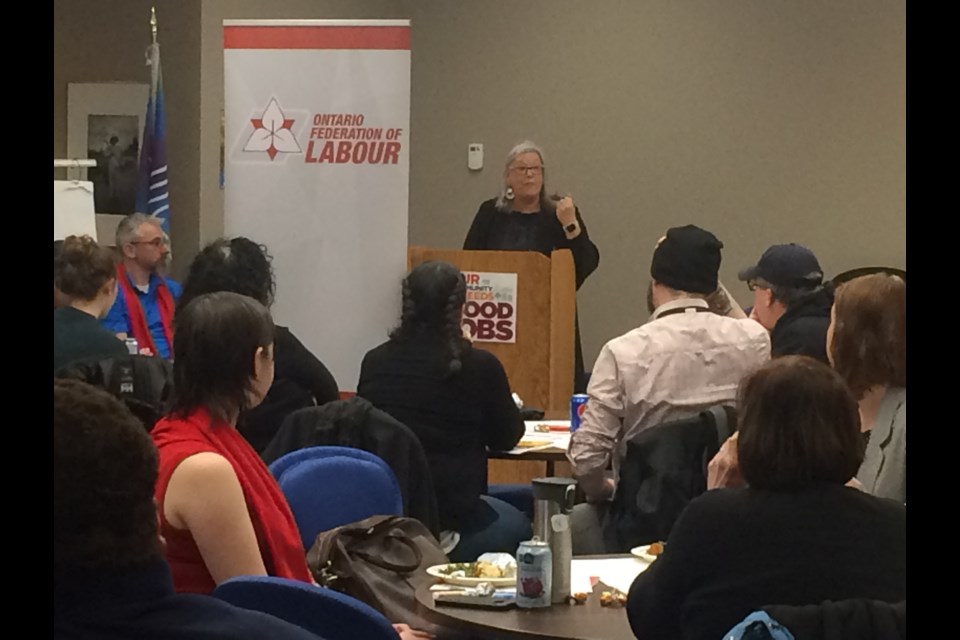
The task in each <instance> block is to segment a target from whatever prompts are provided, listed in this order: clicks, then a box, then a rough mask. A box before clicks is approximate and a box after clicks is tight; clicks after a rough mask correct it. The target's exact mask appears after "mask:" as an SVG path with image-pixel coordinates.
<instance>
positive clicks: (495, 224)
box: [463, 140, 600, 393]
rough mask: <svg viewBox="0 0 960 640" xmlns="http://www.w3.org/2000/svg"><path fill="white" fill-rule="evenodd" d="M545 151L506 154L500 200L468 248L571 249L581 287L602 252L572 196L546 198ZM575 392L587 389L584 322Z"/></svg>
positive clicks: (490, 205)
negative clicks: (583, 338)
mask: <svg viewBox="0 0 960 640" xmlns="http://www.w3.org/2000/svg"><path fill="white" fill-rule="evenodd" d="M545 178H546V173H545V168H544V162H543V152H542V151H541V150H540V147H538V146H537V145H536V144H534V143H533V142H530V141H529V140H526V141H524V142H521V143H520V144H518V145H516V146H515V147H514V148H513V149H511V150H510V153H508V154H507V162H506V165H505V169H504V172H503V188H502V189H501V191H500V195H499V196H497V197H496V198H492V199H490V200H487V201H486V202H484V203H483V204H481V205H480V209H479V210H478V211H477V215H476V216H475V217H474V219H473V224H471V225H470V231H468V232H467V238H466V240H464V241H463V248H464V250H472V251H477V250H480V251H482V250H491V251H539V252H540V253H542V254H544V255H546V256H549V255H550V253H551V252H552V251H554V250H555V249H570V251H571V252H572V253H573V262H574V267H575V271H576V280H577V289H579V288H580V285H582V284H583V281H584V280H586V279H587V276H589V275H590V274H591V273H593V272H594V270H595V269H596V268H597V265H598V264H600V251H599V250H598V249H597V246H596V245H595V244H593V242H591V241H590V236H589V235H587V227H586V226H585V225H584V224H583V219H582V218H581V217H580V211H579V210H577V207H576V205H574V204H573V198H571V197H570V196H566V197H560V196H556V195H554V196H548V195H547V189H546V180H545ZM574 351H575V354H576V356H575V357H576V362H575V363H574V376H575V380H574V390H575V392H577V393H582V392H583V391H584V390H585V388H586V376H585V374H584V370H583V353H582V352H581V348H580V323H579V322H577V329H576V344H575V347H574Z"/></svg>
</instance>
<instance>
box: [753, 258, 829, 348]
mask: <svg viewBox="0 0 960 640" xmlns="http://www.w3.org/2000/svg"><path fill="white" fill-rule="evenodd" d="M740 280H743V281H745V282H746V283H747V285H748V286H749V287H750V290H751V291H753V312H752V313H751V317H752V318H753V319H755V320H756V321H757V322H759V323H760V324H762V325H763V326H764V328H766V329H767V330H768V331H769V332H770V342H771V345H772V354H773V357H775V358H776V357H778V356H786V355H804V356H810V357H811V358H816V359H817V360H820V361H821V362H824V363H827V364H829V362H827V347H826V344H827V327H829V326H830V307H831V306H833V287H832V286H831V284H830V283H829V282H828V283H826V284H824V282H823V269H821V268H820V262H819V261H817V257H816V256H815V255H813V252H812V251H810V249H807V248H806V247H804V246H801V245H799V244H792V243H791V244H777V245H774V246H772V247H770V248H769V249H767V250H766V251H764V252H763V255H762V256H760V260H759V261H758V262H757V264H755V265H753V266H752V267H747V268H746V269H743V270H742V271H741V272H740Z"/></svg>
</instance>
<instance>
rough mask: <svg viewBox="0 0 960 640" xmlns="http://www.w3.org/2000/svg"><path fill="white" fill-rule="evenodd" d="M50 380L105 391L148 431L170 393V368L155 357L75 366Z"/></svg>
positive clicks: (115, 358)
mask: <svg viewBox="0 0 960 640" xmlns="http://www.w3.org/2000/svg"><path fill="white" fill-rule="evenodd" d="M53 377H54V378H69V379H73V380H81V381H83V382H86V383H87V384H90V385H93V386H95V387H99V388H101V389H104V390H105V391H107V392H109V393H110V394H112V395H114V396H116V397H117V398H119V399H120V400H121V401H122V402H123V403H124V404H125V405H127V408H129V409H130V411H131V412H133V415H135V416H136V417H137V418H138V419H139V420H140V422H142V423H143V427H144V429H146V430H147V431H150V430H151V429H153V425H155V424H156V423H157V421H158V420H159V419H160V418H161V417H162V416H163V415H164V414H165V413H166V409H167V403H168V402H169V400H170V396H171V393H172V391H173V365H172V364H170V362H168V361H167V360H164V359H163V358H157V357H154V356H141V355H132V354H124V355H118V356H111V357H109V358H102V359H99V360H85V361H80V362H74V363H71V364H68V365H66V366H64V367H63V368H61V369H60V370H59V371H57V372H56V373H55V374H54V376H53Z"/></svg>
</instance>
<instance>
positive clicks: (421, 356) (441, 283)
mask: <svg viewBox="0 0 960 640" xmlns="http://www.w3.org/2000/svg"><path fill="white" fill-rule="evenodd" d="M465 301H466V283H465V282H464V279H463V274H462V273H460V271H459V270H458V269H457V268H456V267H454V266H453V265H450V264H447V263H445V262H424V263H423V264H420V265H419V266H417V267H415V268H414V269H413V270H412V271H411V272H410V273H409V274H408V275H407V277H406V278H405V279H404V281H403V309H402V312H401V317H400V325H399V326H398V327H397V328H396V329H395V330H394V331H393V332H392V333H391V334H390V339H389V340H387V342H385V343H383V344H381V345H380V346H378V347H377V348H375V349H373V350H372V351H370V352H369V353H367V355H366V356H365V357H364V359H363V364H362V365H361V368H360V383H359V386H358V388H357V393H358V394H359V395H360V396H362V397H364V398H366V399H368V400H369V401H370V402H372V403H373V404H374V405H375V406H376V407H377V408H379V409H382V410H384V411H386V412H387V413H389V414H390V415H391V416H393V417H394V418H396V419H397V420H399V421H401V422H403V423H404V424H405V425H407V426H408V427H409V428H410V429H411V430H413V432H414V433H416V434H417V437H418V438H419V439H420V442H421V444H422V445H423V448H424V450H425V452H426V454H427V461H428V463H429V465H430V473H431V474H432V476H433V484H434V486H435V488H436V492H437V506H438V507H439V511H440V525H441V527H442V528H443V529H444V531H445V532H456V534H459V535H454V536H451V539H452V540H454V541H456V540H457V538H459V542H457V543H456V546H455V547H454V548H453V550H452V551H450V552H449V556H450V559H451V560H452V561H455V562H462V561H473V560H476V558H477V556H478V555H479V554H481V553H484V552H487V551H505V552H510V553H513V552H515V551H516V548H517V545H518V544H519V543H520V542H521V541H522V540H526V539H529V537H530V535H531V529H530V521H529V520H528V519H527V518H526V516H525V515H524V514H523V513H522V512H521V511H520V510H518V509H516V508H515V507H513V506H511V505H509V504H507V503H505V502H503V501H501V500H497V499H495V498H491V497H489V496H487V495H484V494H485V493H486V491H487V450H488V449H489V450H494V451H503V450H508V449H511V448H513V447H514V446H515V445H516V444H517V442H518V441H519V440H520V437H521V436H522V435H523V421H522V420H521V419H520V413H519V411H518V410H517V407H516V405H515V404H514V402H513V398H512V397H511V395H510V384H509V382H508V381H507V374H506V372H505V371H504V370H503V365H501V364H500V361H499V360H497V358H496V356H494V355H493V354H491V353H489V352H487V351H482V350H480V349H474V348H473V347H472V346H471V344H470V342H469V341H467V340H465V339H464V338H463V333H462V329H461V327H460V317H461V312H462V309H463V304H464V302H465ZM445 546H446V545H445Z"/></svg>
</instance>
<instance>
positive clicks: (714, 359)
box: [567, 298, 770, 501]
mask: <svg viewBox="0 0 960 640" xmlns="http://www.w3.org/2000/svg"><path fill="white" fill-rule="evenodd" d="M706 309H707V303H706V302H705V301H704V300H701V299H696V298H688V299H681V300H674V301H672V302H668V303H666V304H663V305H660V307H658V308H657V310H656V311H655V312H654V314H653V315H652V316H651V317H650V320H649V321H648V322H647V323H646V324H644V325H642V326H640V327H637V328H636V329H634V330H633V331H630V332H629V333H626V334H624V335H622V336H620V337H619V338H615V339H613V340H611V341H610V342H608V343H607V344H606V345H604V347H603V349H602V350H601V351H600V355H599V356H598V357H597V362H596V364H595V365H594V367H593V375H592V376H591V378H590V385H589V387H588V388H587V394H588V395H589V396H590V400H589V401H588V402H587V409H586V411H585V413H584V414H583V419H582V421H581V423H580V428H579V429H578V430H577V431H576V432H575V433H574V434H573V436H572V437H571V438H570V448H569V449H568V450H567V458H568V459H569V460H570V463H571V464H572V465H573V471H574V475H575V476H576V478H577V479H578V480H579V481H580V486H581V487H583V490H584V492H585V493H586V494H587V497H588V498H589V499H590V500H591V501H598V500H603V499H609V498H610V497H611V495H610V492H609V489H608V488H607V487H606V486H605V483H604V479H605V477H606V468H607V465H608V463H609V462H610V458H611V456H613V470H614V475H613V478H614V480H616V478H617V470H618V467H619V463H620V460H621V459H622V457H623V455H624V453H625V452H626V442H627V441H628V440H630V439H631V438H632V437H634V436H635V435H636V434H637V433H639V432H640V431H642V430H644V429H646V428H648V427H652V426H655V425H658V424H660V423H662V422H665V421H668V420H680V419H683V418H687V417H690V416H693V415H696V414H697V413H699V412H700V411H703V410H704V409H706V408H708V407H711V406H714V405H718V404H730V405H732V404H733V403H734V401H735V399H736V394H737V385H738V384H739V383H740V379H741V378H742V377H743V376H744V375H745V374H747V373H749V372H751V371H753V370H754V369H756V368H757V367H759V366H761V365H762V364H763V363H765V362H766V361H767V360H769V359H770V334H769V333H768V332H767V330H766V329H764V328H763V327H762V326H761V325H760V324H759V323H758V322H756V321H754V320H749V319H743V320H739V319H734V318H728V317H724V316H719V315H716V314H714V313H711V312H708V311H706ZM614 454H616V455H614Z"/></svg>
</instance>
